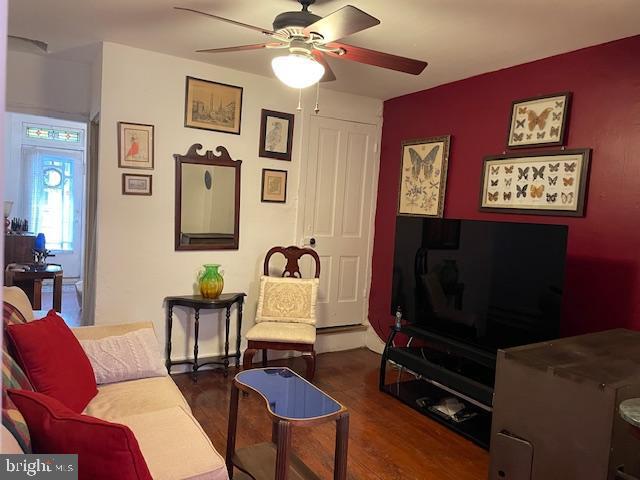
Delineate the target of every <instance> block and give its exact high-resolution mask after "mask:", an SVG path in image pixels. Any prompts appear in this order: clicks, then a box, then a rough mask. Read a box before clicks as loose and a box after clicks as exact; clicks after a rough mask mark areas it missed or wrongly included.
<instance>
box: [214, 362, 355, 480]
mask: <svg viewBox="0 0 640 480" xmlns="http://www.w3.org/2000/svg"><path fill="white" fill-rule="evenodd" d="M240 390H242V391H243V392H247V393H249V392H256V393H258V394H260V395H261V396H262V397H263V398H264V401H265V404H266V407H267V413H268V414H269V416H270V417H271V421H272V422H273V427H272V430H271V440H272V441H271V443H260V444H256V445H250V446H248V447H244V448H240V449H238V450H236V429H237V424H238V399H239V391H240ZM329 421H335V422H336V447H335V458H334V469H333V478H334V480H346V478H347V444H348V440H349V412H348V411H347V409H346V408H345V407H344V406H343V405H341V404H340V403H338V402H337V401H335V400H334V399H333V398H331V397H330V396H329V395H327V394H326V393H324V392H323V391H322V390H320V389H319V388H318V387H316V386H315V385H313V384H311V383H309V382H308V381H307V380H305V379H304V378H302V377H301V376H299V375H298V374H296V373H295V372H293V371H292V370H290V369H288V368H254V369H251V370H245V371H243V372H241V373H239V374H237V375H236V377H235V378H234V380H233V386H232V389H231V405H230V407H229V430H228V433H227V453H226V464H227V471H228V473H229V478H231V479H233V478H234V466H235V467H237V468H238V469H239V470H240V472H241V473H240V474H238V475H236V477H235V478H236V480H240V479H242V480H245V479H248V478H251V479H253V480H319V477H318V476H317V475H316V474H315V473H313V472H312V471H311V469H309V467H307V466H306V465H305V464H304V463H303V462H302V460H300V459H299V458H298V457H296V456H295V455H294V454H293V453H292V452H291V427H292V426H307V427H309V426H314V425H318V424H321V423H325V422H329Z"/></svg>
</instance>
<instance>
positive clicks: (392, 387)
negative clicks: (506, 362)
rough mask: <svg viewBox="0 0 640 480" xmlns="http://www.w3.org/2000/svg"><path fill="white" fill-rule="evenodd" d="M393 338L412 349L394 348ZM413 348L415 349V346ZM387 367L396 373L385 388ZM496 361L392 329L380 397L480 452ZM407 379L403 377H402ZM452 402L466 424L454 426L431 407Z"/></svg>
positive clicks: (413, 331)
mask: <svg viewBox="0 0 640 480" xmlns="http://www.w3.org/2000/svg"><path fill="white" fill-rule="evenodd" d="M398 333H403V334H405V335H407V336H409V337H410V338H412V344H411V345H412V346H410V347H396V346H394V339H395V337H396V335H397V334H398ZM416 344H417V346H415V345H416ZM388 362H390V363H392V364H394V365H396V366H397V368H398V369H399V370H400V371H399V372H398V373H397V375H395V374H394V375H393V377H394V381H393V382H391V383H387V380H386V373H387V367H388V365H387V364H388ZM495 362H496V356H495V354H492V353H490V352H486V351H484V350H480V349H477V348H475V347H472V346H469V345H465V344H463V343H461V342H457V341H455V340H452V339H449V338H445V337H441V336H439V335H437V334H434V333H432V332H429V331H427V330H424V329H422V328H420V327H416V326H413V325H405V326H402V327H401V328H399V329H396V328H392V331H391V334H390V336H389V339H388V340H387V343H386V346H385V349H384V352H383V355H382V361H381V365H380V384H379V388H380V390H381V391H383V392H386V393H388V394H390V395H392V396H394V397H396V398H398V399H399V400H401V401H402V402H404V403H405V404H407V405H409V406H410V407H412V408H414V409H415V410H417V411H419V412H420V413H423V414H424V415H427V416H429V417H430V418H432V419H434V420H436V421H437V422H439V423H441V424H443V425H445V426H447V427H449V428H451V429H452V430H454V431H455V432H457V433H459V434H460V435H462V436H464V437H466V438H468V439H470V440H472V441H474V442H475V443H477V444H478V445H480V446H482V447H483V448H488V447H489V438H490V433H491V417H492V404H493V382H494V376H495ZM407 374H408V375H407ZM450 397H454V398H456V399H457V400H458V401H460V402H462V403H464V405H465V409H464V412H466V413H468V414H469V415H470V417H471V418H468V419H466V420H463V421H456V420H455V419H453V418H449V417H447V416H446V415H444V414H442V413H440V412H438V411H437V410H436V409H435V408H434V406H435V405H437V404H438V403H439V402H440V401H442V400H443V399H445V398H450Z"/></svg>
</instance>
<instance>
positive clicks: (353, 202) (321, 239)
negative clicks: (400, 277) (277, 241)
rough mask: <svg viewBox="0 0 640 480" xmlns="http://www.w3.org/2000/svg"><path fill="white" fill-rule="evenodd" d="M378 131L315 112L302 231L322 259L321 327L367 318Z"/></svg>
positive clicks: (306, 240) (307, 241) (371, 126)
mask: <svg viewBox="0 0 640 480" xmlns="http://www.w3.org/2000/svg"><path fill="white" fill-rule="evenodd" d="M376 132H377V127H376V126H375V125H368V124H362V123H355V122H348V121H344V120H336V119H331V118H325V117H318V116H314V117H311V121H310V130H309V152H308V157H307V161H308V165H307V181H306V191H305V197H306V198H305V208H304V220H303V231H304V243H305V244H309V243H312V242H311V239H314V240H315V245H314V248H315V249H316V251H317V252H318V255H319V257H320V260H321V272H320V290H319V294H318V323H317V326H318V328H322V327H333V326H341V325H355V324H361V323H363V322H364V320H365V312H366V301H367V298H366V295H367V286H368V280H369V274H368V272H369V268H370V266H369V263H370V257H371V253H370V237H369V235H370V232H371V221H372V215H371V209H372V195H373V186H374V183H375V174H376V170H377V169H376V168H375V165H376V163H375V153H374V146H375V141H376Z"/></svg>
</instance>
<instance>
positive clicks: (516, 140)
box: [507, 92, 571, 148]
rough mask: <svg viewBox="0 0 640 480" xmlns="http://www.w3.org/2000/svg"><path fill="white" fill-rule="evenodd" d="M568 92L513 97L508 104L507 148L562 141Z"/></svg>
mask: <svg viewBox="0 0 640 480" xmlns="http://www.w3.org/2000/svg"><path fill="white" fill-rule="evenodd" d="M570 103H571V93H570V92H564V93H555V94H552V95H545V96H542V97H532V98H525V99H523V100H516V101H514V102H513V103H512V104H511V121H510V122H509V131H508V132H507V135H508V137H507V146H508V147H509V148H526V147H538V146H543V145H544V146H547V147H549V146H553V145H564V143H565V134H566V130H567V117H568V115H569V106H570Z"/></svg>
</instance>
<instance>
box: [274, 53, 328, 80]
mask: <svg viewBox="0 0 640 480" xmlns="http://www.w3.org/2000/svg"><path fill="white" fill-rule="evenodd" d="M271 68H273V73H275V74H276V77H278V79H279V80H280V81H281V82H282V83H284V84H285V85H287V86H289V87H292V88H306V87H310V86H311V85H313V84H315V83H317V82H318V81H320V79H321V78H322V76H323V75H324V66H322V64H320V63H318V62H317V61H315V60H314V59H313V58H312V57H310V56H306V55H297V54H290V55H284V56H282V57H275V58H274V59H273V60H272V61H271Z"/></svg>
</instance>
